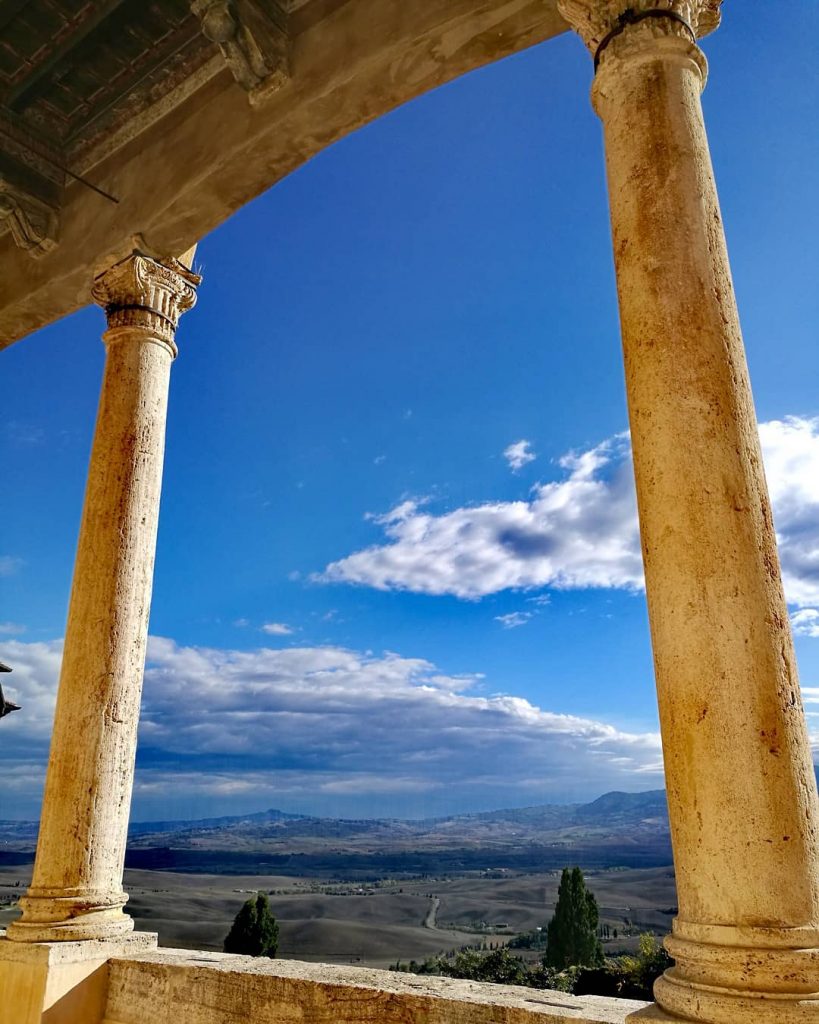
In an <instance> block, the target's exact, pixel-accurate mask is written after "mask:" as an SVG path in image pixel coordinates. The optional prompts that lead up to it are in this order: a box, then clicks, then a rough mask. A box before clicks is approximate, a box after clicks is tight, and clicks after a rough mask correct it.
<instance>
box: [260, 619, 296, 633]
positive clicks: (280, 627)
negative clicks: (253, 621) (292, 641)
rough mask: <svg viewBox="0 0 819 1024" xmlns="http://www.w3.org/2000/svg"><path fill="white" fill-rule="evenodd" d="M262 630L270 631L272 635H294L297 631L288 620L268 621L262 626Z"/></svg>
mask: <svg viewBox="0 0 819 1024" xmlns="http://www.w3.org/2000/svg"><path fill="white" fill-rule="evenodd" d="M262 632H263V633H269V634H270V636H292V635H293V633H295V632H296V631H295V629H294V628H293V627H292V626H288V625H287V623H286V622H266V623H265V624H264V625H263V626H262Z"/></svg>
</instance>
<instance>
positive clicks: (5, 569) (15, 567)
mask: <svg viewBox="0 0 819 1024" xmlns="http://www.w3.org/2000/svg"><path fill="white" fill-rule="evenodd" d="M24 565H25V562H24V561H23V559H22V558H16V557H15V556H14V555H0V576H13V575H14V574H15V573H16V572H19V571H20V569H22V568H23V566H24Z"/></svg>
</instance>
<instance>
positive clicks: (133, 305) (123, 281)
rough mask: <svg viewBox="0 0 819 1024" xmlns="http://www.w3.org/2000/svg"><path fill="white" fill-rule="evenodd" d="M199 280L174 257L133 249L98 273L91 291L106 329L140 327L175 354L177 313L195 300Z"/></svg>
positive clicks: (189, 306) (182, 311)
mask: <svg viewBox="0 0 819 1024" xmlns="http://www.w3.org/2000/svg"><path fill="white" fill-rule="evenodd" d="M201 280H202V279H201V277H200V276H199V275H198V274H194V273H193V271H191V270H189V269H188V268H187V267H186V266H183V264H181V263H180V262H179V261H178V260H168V261H167V262H166V263H160V262H159V261H157V260H155V259H152V258H151V257H150V256H145V255H143V254H142V253H138V252H135V253H133V254H132V255H131V256H128V257H127V259H124V260H121V261H120V262H119V263H115V264H114V266H113V267H111V268H110V270H106V271H105V273H103V274H100V276H99V277H98V278H97V279H96V280H95V281H94V286H93V288H92V289H91V295H92V297H93V299H94V301H95V302H96V303H97V304H98V305H100V306H102V307H103V309H104V310H105V315H106V316H107V318H108V327H109V329H110V328H112V327H131V328H137V329H142V330H144V331H146V332H148V333H150V334H151V335H153V336H158V337H159V338H161V339H162V340H163V341H166V342H167V343H168V344H169V345H170V346H171V348H172V350H173V351H174V354H175V351H176V350H175V345H174V335H175V333H176V327H177V324H178V323H179V317H180V316H181V315H182V314H183V313H184V312H186V311H187V310H189V309H191V307H192V306H193V305H194V303H195V302H196V288H197V286H198V285H199V283H200V281H201Z"/></svg>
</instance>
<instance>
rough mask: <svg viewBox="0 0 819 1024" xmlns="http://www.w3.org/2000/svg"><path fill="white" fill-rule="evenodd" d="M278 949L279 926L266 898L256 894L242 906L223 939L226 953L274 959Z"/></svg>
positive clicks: (261, 894) (263, 895) (261, 893)
mask: <svg viewBox="0 0 819 1024" xmlns="http://www.w3.org/2000/svg"><path fill="white" fill-rule="evenodd" d="M278 948H279V925H278V922H277V921H276V918H275V917H274V916H273V914H272V912H271V910H270V904H269V903H268V901H267V896H266V895H265V894H264V893H263V892H259V893H256V895H255V896H251V897H250V899H249V900H248V901H247V902H246V903H244V904H243V906H242V909H241V910H240V911H239V913H238V914H237V915H236V917H235V919H234V921H233V925H232V927H231V929H230V931H229V932H228V934H227V937H226V938H225V945H224V949H225V952H226V953H239V954H241V955H242V956H269V957H274V956H275V955H276V950H277V949H278Z"/></svg>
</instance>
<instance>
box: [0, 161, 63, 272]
mask: <svg viewBox="0 0 819 1024" xmlns="http://www.w3.org/2000/svg"><path fill="white" fill-rule="evenodd" d="M4 224H6V225H7V226H8V227H9V228H10V230H11V235H12V238H13V239H14V242H15V244H16V245H18V246H19V247H20V248H21V249H25V251H26V252H27V253H28V254H29V255H30V256H34V257H38V256H44V255H45V254H46V253H48V252H51V250H52V249H53V248H54V246H55V245H56V244H57V211H56V210H55V209H54V207H52V206H49V205H48V203H44V202H43V201H42V200H41V199H38V198H37V197H36V196H33V195H32V194H31V193H30V192H28V191H27V190H26V189H24V188H22V187H21V186H20V185H17V184H15V183H13V182H11V181H9V180H8V179H7V178H5V177H3V176H2V175H0V227H2V226H3V225H4Z"/></svg>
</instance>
